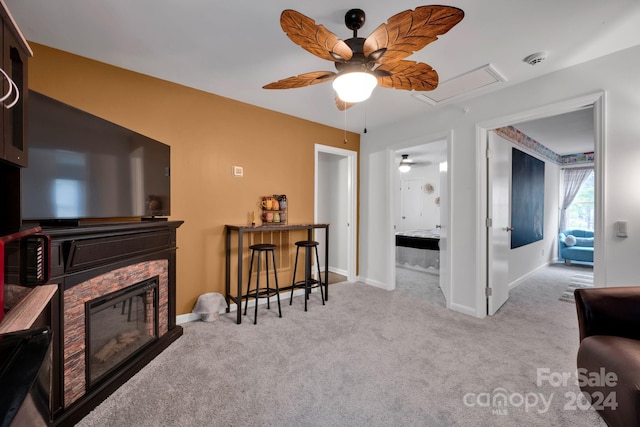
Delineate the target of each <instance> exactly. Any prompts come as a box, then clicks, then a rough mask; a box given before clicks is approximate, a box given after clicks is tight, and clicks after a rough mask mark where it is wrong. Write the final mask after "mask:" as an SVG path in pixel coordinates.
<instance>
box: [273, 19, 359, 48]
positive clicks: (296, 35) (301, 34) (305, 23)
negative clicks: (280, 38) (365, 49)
mask: <svg viewBox="0 0 640 427" xmlns="http://www.w3.org/2000/svg"><path fill="white" fill-rule="evenodd" d="M280 26H281V27H282V29H283V30H284V32H285V33H286V34H287V36H288V37H289V38H290V39H291V41H292V42H294V43H295V44H297V45H298V46H300V47H302V48H303V49H305V50H306V51H308V52H310V53H312V54H314V55H316V56H317V57H320V58H322V59H326V60H328V61H336V60H344V61H348V60H349V59H351V57H352V56H353V51H352V50H351V48H350V47H349V46H348V45H347V44H346V43H345V42H344V41H342V40H340V39H339V38H338V36H336V35H335V34H333V33H332V32H331V31H329V30H327V29H326V28H325V27H324V26H323V25H318V24H316V21H314V20H313V19H311V18H309V17H307V16H304V15H303V14H301V13H300V12H296V11H295V10H291V9H287V10H285V11H283V12H282V14H281V15H280Z"/></svg>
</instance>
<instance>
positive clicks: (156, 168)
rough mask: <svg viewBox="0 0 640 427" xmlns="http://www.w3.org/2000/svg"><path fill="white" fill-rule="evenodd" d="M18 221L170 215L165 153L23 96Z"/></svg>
mask: <svg viewBox="0 0 640 427" xmlns="http://www.w3.org/2000/svg"><path fill="white" fill-rule="evenodd" d="M27 126H28V133H27V135H28V142H29V166H28V167H27V168H25V169H24V170H23V171H22V219H23V220H27V221H28V220H41V221H42V220H75V219H86V218H118V217H147V216H165V215H170V212H171V211H170V203H171V202H170V161H169V160H170V147H169V146H168V145H166V144H163V143H161V142H159V141H156V140H154V139H151V138H148V137H146V136H144V135H141V134H139V133H136V132H133V131H131V130H129V129H126V128H124V127H122V126H118V125H116V124H114V123H111V122H109V121H107V120H104V119H101V118H99V117H96V116H94V115H92V114H89V113H86V112H84V111H81V110H78V109H76V108H74V107H71V106H69V105H66V104H64V103H61V102H59V101H56V100H54V99H52V98H49V97H47V96H44V95H42V94H40V93H37V92H34V91H29V102H28V116H27Z"/></svg>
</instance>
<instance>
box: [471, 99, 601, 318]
mask: <svg viewBox="0 0 640 427" xmlns="http://www.w3.org/2000/svg"><path fill="white" fill-rule="evenodd" d="M585 107H590V108H592V110H593V124H594V152H595V154H596V155H595V159H594V172H595V177H596V178H595V183H594V184H595V197H594V204H595V208H594V211H595V221H594V237H595V239H594V283H596V284H597V283H605V282H606V269H605V264H604V263H603V262H601V261H603V260H604V259H603V253H604V252H603V250H604V244H603V241H602V240H603V239H602V235H603V230H604V228H603V227H604V226H603V224H604V203H603V200H604V186H603V181H604V158H605V155H606V153H605V144H604V93H602V92H600V93H596V94H592V95H587V96H583V97H579V98H575V99H572V100H568V101H564V102H560V103H558V104H554V105H550V106H546V107H543V108H540V109H537V110H533V111H530V112H527V113H524V114H518V115H514V116H509V117H503V118H499V119H496V120H492V121H490V122H484V123H480V124H478V145H477V147H478V150H479V152H478V159H479V160H478V161H479V165H478V182H480V183H481V194H480V197H479V204H478V211H479V216H478V218H479V225H478V233H479V235H478V241H479V242H480V244H479V250H480V252H481V254H480V255H481V256H480V262H479V263H478V269H479V271H478V277H482V278H484V280H481V281H479V288H478V292H477V294H476V295H477V307H478V310H481V307H486V308H485V309H484V312H480V311H479V312H478V314H479V315H480V316H481V317H482V316H485V315H492V314H494V313H495V312H496V311H497V310H498V309H499V308H500V306H501V305H502V304H503V303H504V302H506V300H507V299H508V292H509V290H508V286H509V283H508V280H506V281H505V280H498V279H499V278H500V277H503V278H504V277H505V275H504V274H498V273H500V271H499V270H498V271H497V270H496V269H495V268H494V266H495V265H496V261H497V260H496V259H494V254H493V253H492V248H493V235H492V233H493V231H494V230H493V229H492V223H491V222H492V220H491V218H492V217H491V215H492V212H491V209H492V194H491V191H492V188H491V176H492V173H493V171H491V170H490V167H491V166H490V162H488V161H487V160H486V159H487V155H488V153H489V152H488V148H489V147H488V141H489V132H490V131H491V130H492V129H496V128H500V127H503V126H508V125H511V124H517V123H520V122H525V121H530V120H536V119H542V118H550V117H553V116H557V115H560V114H564V113H569V112H573V111H577V110H580V109H584V108H585ZM599 261H600V262H599ZM499 264H500V263H499ZM502 264H503V263H502ZM502 264H500V265H502Z"/></svg>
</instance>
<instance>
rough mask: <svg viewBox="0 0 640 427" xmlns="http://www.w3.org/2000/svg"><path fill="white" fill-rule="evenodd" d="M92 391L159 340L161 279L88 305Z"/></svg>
mask: <svg viewBox="0 0 640 427" xmlns="http://www.w3.org/2000/svg"><path fill="white" fill-rule="evenodd" d="M85 311H86V319H87V322H86V328H87V329H86V331H87V335H86V337H87V358H86V367H87V383H88V386H89V387H91V386H92V385H94V384H95V383H96V382H97V381H99V380H100V379H101V378H103V377H105V376H106V375H108V374H109V373H110V372H112V371H113V370H115V368H117V367H118V366H120V365H121V364H123V363H124V362H126V361H127V360H128V359H130V358H132V357H134V356H135V355H136V353H138V352H139V351H140V350H141V349H143V348H144V347H145V346H146V345H147V344H149V343H151V342H152V341H154V340H156V339H157V338H158V277H157V276H156V277H153V278H151V279H148V280H145V281H143V282H139V283H137V284H135V285H133V286H129V287H127V288H125V289H122V290H120V291H117V292H113V293H111V294H108V295H105V296H103V297H100V298H97V299H94V300H91V301H88V302H87V303H86V304H85Z"/></svg>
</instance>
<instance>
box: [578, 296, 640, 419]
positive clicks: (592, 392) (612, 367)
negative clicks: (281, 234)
mask: <svg viewBox="0 0 640 427" xmlns="http://www.w3.org/2000/svg"><path fill="white" fill-rule="evenodd" d="M574 296H575V301H576V308H577V311H578V326H579V328H580V348H579V349H578V360H577V365H578V382H579V386H580V389H581V390H582V391H583V392H584V393H586V394H587V396H589V397H590V399H591V404H592V406H593V408H594V409H595V410H596V411H598V413H599V414H600V416H601V417H602V419H603V420H604V421H605V422H606V423H607V425H608V426H609V427H617V426H620V427H632V426H640V287H635V286H634V287H614V288H587V289H584V288H583V289H576V290H575V292H574Z"/></svg>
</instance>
